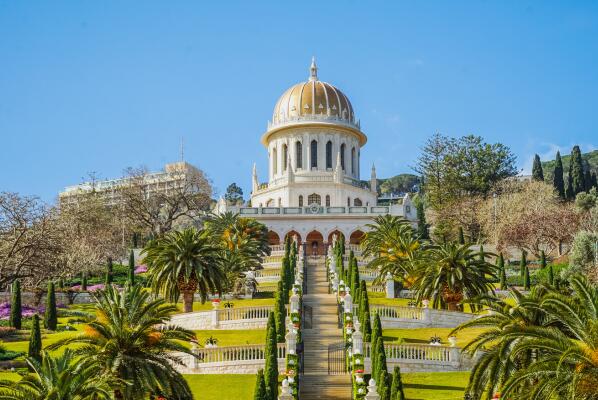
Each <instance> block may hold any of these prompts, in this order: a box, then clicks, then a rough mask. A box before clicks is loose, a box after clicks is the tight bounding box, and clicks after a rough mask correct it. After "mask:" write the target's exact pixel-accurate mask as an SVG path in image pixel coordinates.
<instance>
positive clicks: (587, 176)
mask: <svg viewBox="0 0 598 400" xmlns="http://www.w3.org/2000/svg"><path fill="white" fill-rule="evenodd" d="M583 183H584V185H585V186H584V192H589V191H590V189H592V173H591V172H590V164H589V163H588V161H587V160H584V163H583Z"/></svg>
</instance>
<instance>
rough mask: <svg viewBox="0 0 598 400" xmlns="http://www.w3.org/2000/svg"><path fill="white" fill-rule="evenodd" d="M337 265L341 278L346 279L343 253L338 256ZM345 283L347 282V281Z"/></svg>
mask: <svg viewBox="0 0 598 400" xmlns="http://www.w3.org/2000/svg"><path fill="white" fill-rule="evenodd" d="M336 267H337V269H338V271H339V276H340V277H341V279H342V280H345V263H344V261H343V255H342V254H339V255H338V256H337V257H336ZM345 283H347V282H346V281H345Z"/></svg>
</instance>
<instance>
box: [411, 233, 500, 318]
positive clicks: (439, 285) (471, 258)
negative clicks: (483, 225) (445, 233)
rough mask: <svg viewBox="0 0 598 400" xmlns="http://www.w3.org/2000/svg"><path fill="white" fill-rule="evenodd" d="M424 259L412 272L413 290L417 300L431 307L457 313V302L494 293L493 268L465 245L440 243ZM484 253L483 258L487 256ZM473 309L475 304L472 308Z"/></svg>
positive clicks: (487, 255)
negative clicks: (427, 301)
mask: <svg viewBox="0 0 598 400" xmlns="http://www.w3.org/2000/svg"><path fill="white" fill-rule="evenodd" d="M427 253H428V254H427V257H426V260H424V261H423V262H422V263H421V264H420V266H419V267H418V268H417V270H416V271H415V272H414V275H415V282H414V284H413V288H414V289H415V291H416V293H417V300H418V301H421V300H424V299H429V300H431V301H432V305H433V307H442V308H448V309H449V310H459V309H461V306H460V305H459V303H460V302H461V301H462V300H464V299H472V298H475V297H477V296H480V295H484V294H487V293H490V292H491V293H494V286H493V285H492V283H490V280H495V279H497V278H496V273H497V270H496V266H494V265H492V264H490V263H489V262H487V261H486V260H485V259H483V260H482V259H481V258H480V255H479V253H476V252H473V251H472V250H470V249H469V245H467V244H465V245H459V244H455V243H443V244H440V245H438V246H434V247H431V248H430V249H429V250H428V251H427ZM490 256H491V254H490V253H485V257H490ZM472 306H473V308H474V309H477V306H476V305H475V304H473V305H472Z"/></svg>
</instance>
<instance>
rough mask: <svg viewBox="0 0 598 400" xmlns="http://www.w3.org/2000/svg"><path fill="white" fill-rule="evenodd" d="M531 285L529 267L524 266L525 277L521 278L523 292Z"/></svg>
mask: <svg viewBox="0 0 598 400" xmlns="http://www.w3.org/2000/svg"><path fill="white" fill-rule="evenodd" d="M530 286H531V284H530V278H529V267H528V266H527V265H526V266H525V276H524V277H523V288H524V289H525V290H529V288H530Z"/></svg>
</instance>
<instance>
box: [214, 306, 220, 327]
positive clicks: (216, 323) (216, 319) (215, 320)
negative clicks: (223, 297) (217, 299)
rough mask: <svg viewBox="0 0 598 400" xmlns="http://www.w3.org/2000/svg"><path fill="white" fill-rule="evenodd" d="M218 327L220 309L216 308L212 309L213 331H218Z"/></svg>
mask: <svg viewBox="0 0 598 400" xmlns="http://www.w3.org/2000/svg"><path fill="white" fill-rule="evenodd" d="M218 325H219V323H218V308H216V306H214V309H212V329H218Z"/></svg>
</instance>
